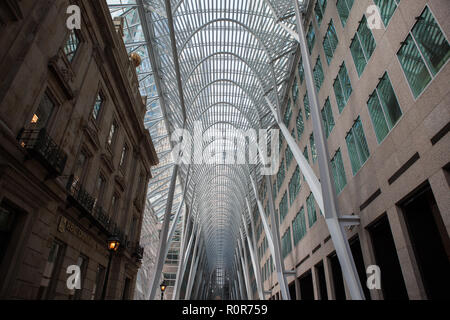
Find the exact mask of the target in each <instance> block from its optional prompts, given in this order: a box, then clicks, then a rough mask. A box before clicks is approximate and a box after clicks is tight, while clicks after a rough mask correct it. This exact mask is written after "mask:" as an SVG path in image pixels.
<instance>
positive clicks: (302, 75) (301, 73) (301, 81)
mask: <svg viewBox="0 0 450 320" xmlns="http://www.w3.org/2000/svg"><path fill="white" fill-rule="evenodd" d="M298 76H299V77H300V84H302V83H303V79H304V77H305V70H304V69H303V60H302V58H300V62H299V64H298Z"/></svg>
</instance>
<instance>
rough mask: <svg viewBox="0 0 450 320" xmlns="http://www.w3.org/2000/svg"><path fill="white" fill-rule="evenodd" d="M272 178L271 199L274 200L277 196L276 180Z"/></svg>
mask: <svg viewBox="0 0 450 320" xmlns="http://www.w3.org/2000/svg"><path fill="white" fill-rule="evenodd" d="M278 170H279V169H278ZM274 180H275V181H274V182H273V186H272V196H273V199H274V200H275V199H276V197H277V181H276V179H274Z"/></svg>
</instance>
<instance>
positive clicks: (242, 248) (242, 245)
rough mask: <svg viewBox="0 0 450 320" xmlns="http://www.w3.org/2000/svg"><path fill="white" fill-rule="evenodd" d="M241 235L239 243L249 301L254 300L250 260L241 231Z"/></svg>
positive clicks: (240, 231)
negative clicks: (249, 267) (249, 266)
mask: <svg viewBox="0 0 450 320" xmlns="http://www.w3.org/2000/svg"><path fill="white" fill-rule="evenodd" d="M239 233H240V235H241V241H238V246H239V251H240V253H241V265H242V268H243V270H244V279H245V287H246V289H247V298H248V300H253V293H252V288H251V283H250V274H249V270H248V260H247V255H246V250H245V242H244V235H243V234H242V230H241V229H239Z"/></svg>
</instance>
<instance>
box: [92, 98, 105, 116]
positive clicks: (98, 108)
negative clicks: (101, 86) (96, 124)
mask: <svg viewBox="0 0 450 320" xmlns="http://www.w3.org/2000/svg"><path fill="white" fill-rule="evenodd" d="M102 105H103V98H102V96H101V95H100V93H99V94H97V98H96V99H95V103H94V108H93V109H92V117H93V118H94V120H97V119H98V117H99V115H100V111H101V109H102Z"/></svg>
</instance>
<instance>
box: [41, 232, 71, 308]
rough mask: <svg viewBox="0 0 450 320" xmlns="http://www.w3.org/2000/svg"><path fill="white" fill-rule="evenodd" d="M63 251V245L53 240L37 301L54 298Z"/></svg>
mask: <svg viewBox="0 0 450 320" xmlns="http://www.w3.org/2000/svg"><path fill="white" fill-rule="evenodd" d="M64 251H65V245H64V244H63V243H62V242H60V241H58V240H54V241H53V244H52V246H51V248H50V253H49V255H48V259H47V263H46V264H45V267H44V272H43V274H42V279H41V284H40V287H39V292H38V300H41V299H43V300H51V299H53V298H54V295H55V288H56V284H57V282H58V278H59V273H60V268H61V264H62V260H63V257H64Z"/></svg>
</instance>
